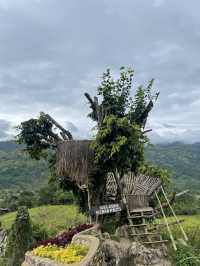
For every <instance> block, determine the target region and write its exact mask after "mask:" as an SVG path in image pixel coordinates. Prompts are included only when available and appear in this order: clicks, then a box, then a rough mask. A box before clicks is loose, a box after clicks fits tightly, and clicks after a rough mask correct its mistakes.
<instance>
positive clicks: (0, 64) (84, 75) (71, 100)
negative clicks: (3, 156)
mask: <svg viewBox="0 0 200 266" xmlns="http://www.w3.org/2000/svg"><path fill="white" fill-rule="evenodd" d="M199 8H200V3H199V1H197V0H195V1H193V4H192V5H191V3H189V1H184V2H183V1H180V0H174V1H172V0H167V1H166V0H154V1H147V0H141V1H139V2H138V1H136V0H119V1H115V0H110V1H106V0H102V1H96V0H95V1H94V0H85V1H78V0H69V1H65V0H59V1H56V0H29V1H27V0H0V58H1V60H0V119H4V120H6V121H10V122H11V123H12V124H17V123H19V122H20V121H22V120H24V119H28V118H29V117H31V116H36V115H38V113H39V112H40V111H44V112H47V113H50V114H51V115H52V116H53V117H55V119H57V120H58V121H59V122H60V123H62V124H63V125H66V121H68V122H69V123H68V124H67V126H68V127H69V128H70V127H71V126H72V124H70V123H73V125H75V127H76V128H77V130H75V134H77V137H79V136H80V137H83V138H86V137H88V136H89V135H91V133H90V128H91V127H92V126H93V123H92V122H91V121H89V119H88V118H87V113H88V111H89V110H88V105H87V104H86V100H85V99H84V96H83V93H84V92H85V91H89V92H90V93H92V94H95V93H96V87H97V85H98V83H99V81H100V76H101V73H102V72H103V71H104V70H105V69H106V68H107V67H110V68H112V69H113V71H114V73H115V74H116V73H117V70H118V69H119V68H120V66H121V65H125V66H133V67H134V69H135V80H136V82H137V83H136V84H138V83H146V82H147V81H148V80H149V79H151V78H152V77H153V78H155V79H156V83H155V87H156V88H158V89H159V90H160V92H161V94H160V98H159V101H158V103H157V105H156V106H155V109H154V111H153V112H152V114H151V116H150V120H149V124H148V126H149V127H151V128H153V130H154V136H155V137H152V138H153V139H154V140H155V141H156V140H159V141H169V136H172V137H170V140H171V139H173V140H185V141H187V142H193V141H200V137H199V136H200V134H199V130H200V129H199V127H200V126H199V108H200V88H199V84H200V75H199V72H200V63H199V62H200V54H199V44H200V33H199V28H200V17H199ZM169 125H170V126H172V127H171V128H170V127H169ZM74 129H75V128H74ZM74 129H73V130H74ZM170 130H171V131H170ZM2 132H3V131H2Z"/></svg>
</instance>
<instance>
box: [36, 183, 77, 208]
mask: <svg viewBox="0 0 200 266" xmlns="http://www.w3.org/2000/svg"><path fill="white" fill-rule="evenodd" d="M37 200H38V202H37V204H38V205H47V204H54V205H55V204H69V203H73V202H74V200H75V198H74V195H73V193H72V192H71V191H63V190H62V189H60V188H59V187H58V185H57V184H56V183H49V184H48V185H47V186H45V187H43V188H41V189H40V190H39V192H38V198H37Z"/></svg>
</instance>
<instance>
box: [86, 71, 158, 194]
mask: <svg viewBox="0 0 200 266" xmlns="http://www.w3.org/2000/svg"><path fill="white" fill-rule="evenodd" d="M133 74H134V72H133V70H132V69H125V68H124V67H122V68H121V69H120V76H119V78H118V79H116V80H114V79H113V78H112V75H111V73H110V70H109V69H108V70H107V71H106V72H105V73H104V74H103V77H102V82H101V85H100V86H99V87H98V89H97V93H98V96H99V98H100V99H101V101H99V99H98V97H97V96H95V97H94V99H92V97H91V96H90V95H89V94H88V93H86V94H85V96H86V98H87V99H88V101H89V103H90V107H91V110H92V111H91V113H90V114H89V117H90V118H92V119H93V120H94V121H95V122H97V134H96V138H95V140H94V143H93V145H92V147H93V149H94V151H95V162H96V166H97V169H103V172H104V178H103V175H102V176H101V178H102V182H100V181H98V183H99V186H100V183H101V185H102V186H105V174H106V173H108V172H113V174H114V177H115V181H116V183H117V186H118V197H119V199H122V198H123V183H122V178H123V176H124V174H126V173H128V172H130V171H131V172H134V173H135V174H137V173H138V171H139V169H140V168H141V167H142V166H143V165H144V146H145V144H146V143H147V142H148V138H147V136H145V131H144V129H145V125H146V122H147V118H148V115H149V112H150V111H151V110H152V108H153V106H154V102H155V101H156V100H157V98H158V95H159V93H158V92H156V93H155V94H154V93H153V92H152V86H153V80H151V81H150V82H149V83H148V85H147V87H145V88H144V87H142V86H139V87H137V88H136V89H135V90H134V89H133ZM132 90H134V91H132ZM98 176H99V173H98ZM98 176H94V178H96V179H98ZM92 182H95V183H96V182H97V181H96V180H92ZM99 191H103V192H105V189H102V190H99Z"/></svg>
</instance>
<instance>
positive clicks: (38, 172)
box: [0, 141, 49, 198]
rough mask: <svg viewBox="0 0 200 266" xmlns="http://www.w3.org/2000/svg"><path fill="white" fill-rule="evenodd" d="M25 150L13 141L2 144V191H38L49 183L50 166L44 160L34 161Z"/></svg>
mask: <svg viewBox="0 0 200 266" xmlns="http://www.w3.org/2000/svg"><path fill="white" fill-rule="evenodd" d="M23 148H24V146H23V145H17V144H16V143H15V142H13V141H6V142H0V189H1V190H2V189H4V190H7V189H15V190H19V189H20V190H36V189H39V188H40V187H41V186H43V185H45V184H46V183H47V180H48V175H49V171H48V164H47V163H46V162H45V161H44V160H40V161H35V160H32V159H31V158H30V156H28V155H27V154H25V153H24V152H23ZM0 198H1V193H0Z"/></svg>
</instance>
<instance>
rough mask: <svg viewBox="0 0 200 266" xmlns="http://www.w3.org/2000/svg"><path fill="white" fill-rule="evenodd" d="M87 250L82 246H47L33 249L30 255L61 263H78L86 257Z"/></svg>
mask: <svg viewBox="0 0 200 266" xmlns="http://www.w3.org/2000/svg"><path fill="white" fill-rule="evenodd" d="M88 250H89V248H88V247H87V246H85V245H82V244H70V245H68V246H66V247H58V246H56V245H51V244H49V245H47V246H39V247H37V248H35V249H34V250H33V251H32V254H33V255H34V256H39V257H44V258H49V259H53V260H55V261H57V262H61V263H78V262H80V261H81V260H82V259H83V258H84V257H85V256H86V255H87V253H88Z"/></svg>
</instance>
